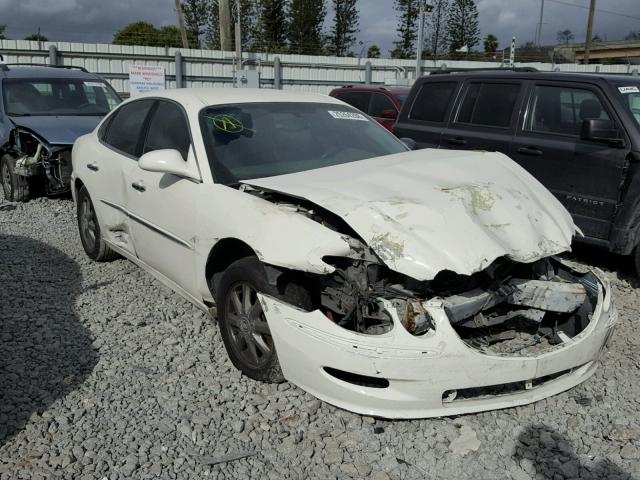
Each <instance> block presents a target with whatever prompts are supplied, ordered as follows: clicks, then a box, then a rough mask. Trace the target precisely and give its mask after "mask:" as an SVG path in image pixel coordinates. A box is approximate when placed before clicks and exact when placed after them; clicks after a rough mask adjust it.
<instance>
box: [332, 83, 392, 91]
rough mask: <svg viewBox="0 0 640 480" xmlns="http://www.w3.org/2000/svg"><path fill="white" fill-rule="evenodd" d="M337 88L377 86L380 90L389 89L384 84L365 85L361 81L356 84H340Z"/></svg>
mask: <svg viewBox="0 0 640 480" xmlns="http://www.w3.org/2000/svg"><path fill="white" fill-rule="evenodd" d="M339 88H379V89H380V90H389V89H388V88H387V87H386V86H384V85H366V84H363V83H359V84H357V85H342V86H341V87H339Z"/></svg>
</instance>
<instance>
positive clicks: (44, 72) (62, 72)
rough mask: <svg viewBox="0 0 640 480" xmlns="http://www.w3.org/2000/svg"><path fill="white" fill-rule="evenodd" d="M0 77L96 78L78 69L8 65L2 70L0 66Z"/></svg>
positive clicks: (0, 65)
mask: <svg viewBox="0 0 640 480" xmlns="http://www.w3.org/2000/svg"><path fill="white" fill-rule="evenodd" d="M0 77H4V78H74V79H75V78H77V79H84V78H91V79H95V78H98V76H97V75H95V74H93V73H89V72H87V71H83V70H81V69H79V68H65V67H48V66H42V67H39V66H24V67H21V66H19V65H9V66H6V65H5V67H4V68H2V64H0Z"/></svg>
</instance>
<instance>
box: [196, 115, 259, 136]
mask: <svg viewBox="0 0 640 480" xmlns="http://www.w3.org/2000/svg"><path fill="white" fill-rule="evenodd" d="M205 118H207V119H209V120H211V123H212V124H213V126H214V127H215V128H216V130H220V131H221V132H225V133H242V132H244V131H245V130H248V131H250V132H254V133H255V130H252V129H250V128H247V127H245V126H244V124H243V123H242V121H241V120H239V119H237V118H236V117H234V116H233V115H229V114H226V113H222V114H220V115H215V116H213V117H211V116H208V115H205Z"/></svg>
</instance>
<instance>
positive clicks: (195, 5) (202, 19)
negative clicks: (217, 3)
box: [181, 0, 217, 48]
mask: <svg viewBox="0 0 640 480" xmlns="http://www.w3.org/2000/svg"><path fill="white" fill-rule="evenodd" d="M181 6H182V15H183V16H184V27H185V30H186V32H187V42H188V44H189V48H200V47H201V46H202V43H201V41H200V39H201V37H202V35H204V33H205V26H206V24H207V11H208V9H209V8H210V7H211V2H210V1H209V0H184V1H183V2H181ZM216 9H217V8H216Z"/></svg>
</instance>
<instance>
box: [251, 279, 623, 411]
mask: <svg viewBox="0 0 640 480" xmlns="http://www.w3.org/2000/svg"><path fill="white" fill-rule="evenodd" d="M594 273H595V274H596V276H597V277H598V280H599V281H600V285H599V291H598V303H597V305H596V307H595V309H594V312H593V314H592V319H591V321H590V323H589V325H588V326H587V328H585V330H583V331H582V332H581V333H580V334H578V335H576V336H575V337H573V338H571V339H569V340H567V341H565V342H564V343H563V344H561V345H558V346H557V347H556V348H555V349H554V350H552V351H549V352H547V353H544V354H542V355H540V356H537V357H514V356H498V355H488V354H485V353H481V352H480V351H478V350H475V349H473V348H471V347H469V346H468V345H467V344H465V343H464V342H463V341H462V339H461V338H460V337H459V336H458V334H457V333H456V332H455V330H454V329H453V327H452V326H451V324H450V322H449V320H448V318H447V316H446V313H445V310H444V308H443V305H442V302H441V301H439V300H431V301H427V302H425V303H424V307H425V309H426V310H427V311H428V313H429V314H430V315H431V317H432V319H433V320H434V323H435V331H432V332H429V333H428V334H426V335H424V336H421V337H416V336H413V335H411V334H410V333H408V332H407V331H406V330H405V329H404V328H403V327H402V326H401V325H400V321H399V319H398V318H397V315H395V310H394V309H393V307H391V306H390V305H389V306H388V311H389V313H390V314H391V316H392V318H393V321H394V328H393V329H392V330H391V331H390V332H389V333H386V334H384V335H362V334H357V333H355V332H352V331H349V330H346V329H343V328H342V327H340V326H338V325H336V324H335V323H333V322H331V321H330V320H329V319H328V318H327V317H326V316H325V315H324V314H323V313H322V312H320V311H319V310H316V311H312V312H305V311H302V310H300V309H298V308H296V307H293V306H291V305H288V304H286V303H283V302H282V301H280V300H277V299H275V298H273V297H268V296H265V295H260V301H261V302H262V306H263V310H264V312H265V315H266V318H267V321H268V323H269V328H270V330H271V334H272V336H273V339H274V342H275V346H276V350H277V352H278V359H279V361H280V365H281V367H282V372H283V374H284V376H285V378H286V379H287V380H289V381H290V382H292V383H294V384H296V385H297V386H299V387H300V388H302V389H303V390H306V391H307V392H309V393H311V394H312V395H314V396H316V397H318V398H320V399H321V400H324V401H326V402H328V403H331V404H333V405H336V406H338V407H341V408H344V409H346V410H350V411H353V412H356V413H360V414H365V415H372V416H377V417H384V418H425V417H437V416H446V415H458V414H462V413H472V412H479V411H484V410H493V409H498V408H507V407H513V406H517V405H525V404H528V403H532V402H535V401H538V400H541V399H543V398H546V397H549V396H551V395H555V394H556V393H559V392H562V391H565V390H567V389H569V388H571V387H573V386H575V385H577V384H579V383H581V382H583V381H584V380H586V379H587V378H589V377H590V376H591V375H592V374H593V373H594V371H595V369H596V368H597V360H598V358H599V356H600V354H601V353H602V351H603V349H604V347H605V345H606V343H607V341H608V339H609V338H610V336H611V333H612V331H613V327H614V325H615V323H616V321H617V317H618V315H617V312H616V310H615V306H614V305H613V302H612V299H611V287H610V285H609V281H608V280H607V279H606V277H605V276H604V274H602V272H600V271H596V272H594ZM327 369H329V372H332V369H335V370H339V371H342V372H349V373H350V374H357V375H362V376H366V377H368V378H373V379H380V380H381V382H380V385H378V386H377V387H373V386H362V384H355V383H352V382H350V381H345V380H343V379H340V378H338V377H336V376H334V374H331V373H329V372H327ZM387 382H388V385H387ZM500 386H504V388H502V390H503V391H508V393H499V394H492V393H488V394H487V393H481V394H480V395H472V396H471V398H469V395H467V396H466V397H467V398H463V399H454V398H452V397H453V395H451V392H453V391H456V392H460V391H465V392H470V391H473V390H472V389H475V388H479V389H480V388H482V387H488V388H487V390H486V391H488V392H491V391H492V390H491V388H489V387H500Z"/></svg>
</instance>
